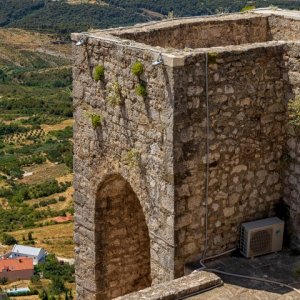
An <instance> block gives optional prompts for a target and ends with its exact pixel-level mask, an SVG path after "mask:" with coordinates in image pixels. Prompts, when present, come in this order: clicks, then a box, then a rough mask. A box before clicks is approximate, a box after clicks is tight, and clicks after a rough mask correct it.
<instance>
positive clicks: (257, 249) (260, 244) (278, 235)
mask: <svg viewBox="0 0 300 300" xmlns="http://www.w3.org/2000/svg"><path fill="white" fill-rule="evenodd" d="M283 232H284V222H283V221H282V220H280V219H279V218H277V217H273V218H268V219H262V220H257V221H253V222H247V223H243V224H242V225H241V238H240V251H241V253H242V254H243V255H244V256H246V257H254V256H258V255H263V254H267V253H271V252H277V251H280V250H281V249H282V242H283Z"/></svg>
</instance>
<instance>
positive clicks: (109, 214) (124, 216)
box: [95, 176, 151, 299]
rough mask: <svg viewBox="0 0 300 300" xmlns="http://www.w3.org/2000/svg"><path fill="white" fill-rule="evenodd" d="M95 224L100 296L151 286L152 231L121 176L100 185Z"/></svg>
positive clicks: (134, 196)
mask: <svg viewBox="0 0 300 300" xmlns="http://www.w3.org/2000/svg"><path fill="white" fill-rule="evenodd" d="M95 227H96V280H97V282H96V284H97V288H98V292H97V296H98V297H99V299H112V298H115V297H117V296H120V295H125V294H128V293H130V292H134V291H138V290H141V289H144V288H146V287H149V286H150V285H151V274H150V273H151V271H150V239H149V232H148V228H147V224H146V221H145V216H144V213H143V210H142V207H141V205H140V202H139V199H138V198H137V197H136V195H135V194H134V192H133V190H132V189H131V187H130V186H129V184H128V183H127V182H126V181H125V180H124V179H122V177H120V176H112V177H111V178H108V179H107V180H106V181H105V182H104V183H103V184H102V185H101V187H100V189H99V191H98V194H97V199H96V224H95Z"/></svg>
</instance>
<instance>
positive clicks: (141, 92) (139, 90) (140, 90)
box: [135, 83, 147, 98]
mask: <svg viewBox="0 0 300 300" xmlns="http://www.w3.org/2000/svg"><path fill="white" fill-rule="evenodd" d="M135 93H136V95H137V96H140V97H143V98H144V97H146V96H147V90H146V87H145V84H144V83H139V84H138V85H137V86H136V88H135Z"/></svg>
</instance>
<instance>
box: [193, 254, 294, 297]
mask: <svg viewBox="0 0 300 300" xmlns="http://www.w3.org/2000/svg"><path fill="white" fill-rule="evenodd" d="M207 266H208V267H209V268H212V269H218V270H221V271H226V272H230V273H237V274H242V275H247V276H255V277H259V278H264V279H268V280H274V281H279V282H282V283H285V284H290V285H292V286H293V287H295V288H297V289H300V273H299V275H298V276H297V275H296V273H297V272H296V270H297V269H298V270H300V256H299V255H296V254H293V253H292V252H291V251H289V250H285V251H282V252H280V253H274V254H269V255H264V256H261V257H257V258H253V259H246V258H243V257H224V258H222V259H219V260H216V261H213V262H210V263H207ZM218 275H219V276H220V277H221V278H222V280H223V282H224V285H223V286H221V287H219V288H215V289H213V290H211V291H208V292H205V293H203V294H200V295H197V296H194V297H189V298H187V299H188V300H254V299H255V300H296V299H297V300H299V299H300V294H298V293H297V292H295V291H292V290H290V289H288V288H285V287H280V286H278V285H273V284H269V283H264V282H258V281H252V280H248V279H241V278H236V277H231V276H224V275H221V274H218Z"/></svg>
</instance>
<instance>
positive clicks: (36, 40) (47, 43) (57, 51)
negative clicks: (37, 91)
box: [0, 28, 71, 64]
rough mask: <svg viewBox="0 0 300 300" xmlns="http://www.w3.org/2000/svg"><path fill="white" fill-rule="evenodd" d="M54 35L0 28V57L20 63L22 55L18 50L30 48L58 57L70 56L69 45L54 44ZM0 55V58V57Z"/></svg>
mask: <svg viewBox="0 0 300 300" xmlns="http://www.w3.org/2000/svg"><path fill="white" fill-rule="evenodd" d="M54 40H55V38H54V37H52V36H51V35H47V34H41V33H37V32H30V31H25V30H22V29H16V28H10V29H3V28H1V29H0V41H1V46H0V48H1V51H0V53H1V55H0V56H1V57H2V58H3V59H5V60H8V61H12V62H13V63H15V64H18V63H20V64H22V59H24V57H23V56H22V55H21V54H20V53H19V51H20V50H31V51H35V52H41V53H49V52H50V53H49V54H52V55H55V56H60V57H70V56H71V47H70V45H67V44H66V45H61V44H59V45H58V44H54V43H53V41H54ZM1 57H0V58H1Z"/></svg>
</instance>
